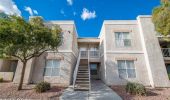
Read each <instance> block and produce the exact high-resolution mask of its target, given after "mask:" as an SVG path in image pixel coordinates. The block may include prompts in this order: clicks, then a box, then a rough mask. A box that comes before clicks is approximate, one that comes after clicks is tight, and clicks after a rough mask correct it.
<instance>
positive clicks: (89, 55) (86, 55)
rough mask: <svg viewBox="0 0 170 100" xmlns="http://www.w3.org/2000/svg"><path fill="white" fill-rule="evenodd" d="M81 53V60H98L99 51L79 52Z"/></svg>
mask: <svg viewBox="0 0 170 100" xmlns="http://www.w3.org/2000/svg"><path fill="white" fill-rule="evenodd" d="M80 52H81V58H82V59H87V58H100V52H99V50H86V51H82V50H81V51H80Z"/></svg>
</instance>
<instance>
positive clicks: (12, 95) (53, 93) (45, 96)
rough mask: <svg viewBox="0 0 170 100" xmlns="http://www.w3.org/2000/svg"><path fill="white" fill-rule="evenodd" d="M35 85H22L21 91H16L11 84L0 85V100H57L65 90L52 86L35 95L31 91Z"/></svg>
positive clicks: (14, 86) (15, 87)
mask: <svg viewBox="0 0 170 100" xmlns="http://www.w3.org/2000/svg"><path fill="white" fill-rule="evenodd" d="M34 86H35V85H24V86H23V89H22V90H20V91H18V90H17V85H15V84H13V83H9V82H8V83H0V99H12V100H14V99H18V98H20V99H29V100H30V99H36V100H39V99H41V100H49V99H50V100H59V96H60V95H61V94H62V92H63V90H64V89H65V88H63V87H57V86H52V88H51V89H50V90H49V91H47V92H44V93H37V92H35V91H34V90H33V88H34Z"/></svg>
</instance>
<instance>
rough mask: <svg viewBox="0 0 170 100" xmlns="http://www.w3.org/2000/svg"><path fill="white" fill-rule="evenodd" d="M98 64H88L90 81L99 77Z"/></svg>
mask: <svg viewBox="0 0 170 100" xmlns="http://www.w3.org/2000/svg"><path fill="white" fill-rule="evenodd" d="M99 70H100V69H99V64H98V63H90V74H91V79H100V76H99V74H100V73H99V72H100V71H99Z"/></svg>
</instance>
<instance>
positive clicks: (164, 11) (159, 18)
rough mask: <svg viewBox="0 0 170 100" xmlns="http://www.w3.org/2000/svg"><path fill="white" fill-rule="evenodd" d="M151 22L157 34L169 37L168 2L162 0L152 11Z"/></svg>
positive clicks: (169, 7) (169, 14) (169, 11)
mask: <svg viewBox="0 0 170 100" xmlns="http://www.w3.org/2000/svg"><path fill="white" fill-rule="evenodd" d="M152 21H153V23H154V25H155V29H156V31H157V32H159V33H160V34H162V35H164V36H167V35H170V0H162V1H161V5H160V6H158V7H155V8H154V9H153V13H152Z"/></svg>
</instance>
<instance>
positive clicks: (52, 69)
mask: <svg viewBox="0 0 170 100" xmlns="http://www.w3.org/2000/svg"><path fill="white" fill-rule="evenodd" d="M59 75H60V61H59V60H47V61H46V66H45V71H44V76H59Z"/></svg>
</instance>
